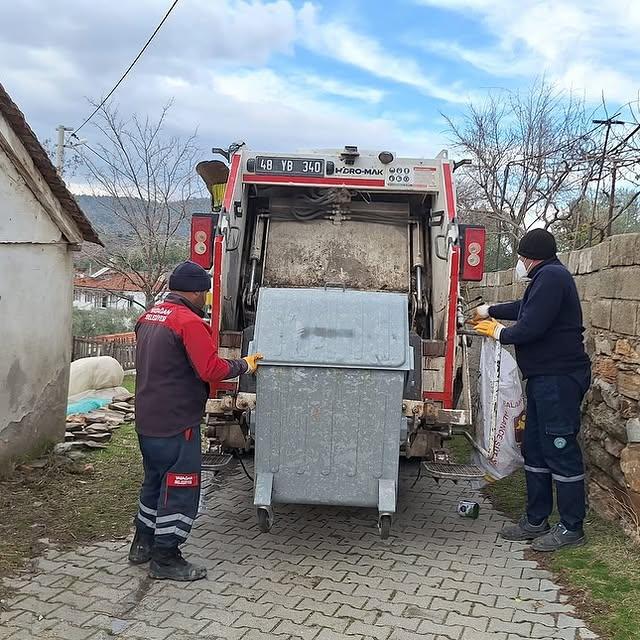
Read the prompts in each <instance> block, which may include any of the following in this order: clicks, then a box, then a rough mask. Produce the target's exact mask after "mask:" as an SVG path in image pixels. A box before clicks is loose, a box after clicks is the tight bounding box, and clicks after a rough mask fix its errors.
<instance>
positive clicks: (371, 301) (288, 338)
mask: <svg viewBox="0 0 640 640" xmlns="http://www.w3.org/2000/svg"><path fill="white" fill-rule="evenodd" d="M252 350H254V351H260V352H261V353H263V354H264V358H265V359H264V361H263V364H266V365H270V364H271V365H289V366H314V367H352V368H367V369H396V370H402V371H407V370H409V369H411V368H412V366H413V365H412V357H411V347H410V345H409V328H408V303H407V296H406V295H404V294H399V293H383V292H373V291H352V290H346V291H345V290H342V289H271V288H262V289H261V290H260V297H259V300H258V309H257V313H256V326H255V333H254V340H253V345H252Z"/></svg>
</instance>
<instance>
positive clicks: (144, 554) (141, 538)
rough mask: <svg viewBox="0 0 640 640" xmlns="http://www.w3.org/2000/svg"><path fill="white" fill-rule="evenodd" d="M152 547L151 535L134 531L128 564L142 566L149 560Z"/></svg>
mask: <svg viewBox="0 0 640 640" xmlns="http://www.w3.org/2000/svg"><path fill="white" fill-rule="evenodd" d="M152 546H153V534H150V533H142V532H141V531H138V530H136V535H135V536H133V542H132V543H131V548H130V549H129V562H130V563H131V564H144V563H145V562H149V560H151V547H152Z"/></svg>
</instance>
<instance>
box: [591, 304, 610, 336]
mask: <svg viewBox="0 0 640 640" xmlns="http://www.w3.org/2000/svg"><path fill="white" fill-rule="evenodd" d="M611 302H612V301H611V300H595V301H594V302H593V303H592V304H591V325H592V326H594V327H597V328H598V329H609V328H610V327H611Z"/></svg>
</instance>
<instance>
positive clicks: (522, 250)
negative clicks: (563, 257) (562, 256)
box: [518, 229, 558, 260]
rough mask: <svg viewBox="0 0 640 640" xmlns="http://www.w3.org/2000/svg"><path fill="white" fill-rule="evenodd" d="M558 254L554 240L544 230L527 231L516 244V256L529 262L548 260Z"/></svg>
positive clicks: (551, 235)
mask: <svg viewBox="0 0 640 640" xmlns="http://www.w3.org/2000/svg"><path fill="white" fill-rule="evenodd" d="M556 253H558V247H557V245H556V239H555V238H554V237H553V234H551V233H549V232H548V231H547V230H546V229H531V231H527V233H525V234H524V235H523V236H522V238H520V242H519V243H518V255H520V256H522V257H523V258H529V259H530V260H549V258H553V257H554V256H555V255H556Z"/></svg>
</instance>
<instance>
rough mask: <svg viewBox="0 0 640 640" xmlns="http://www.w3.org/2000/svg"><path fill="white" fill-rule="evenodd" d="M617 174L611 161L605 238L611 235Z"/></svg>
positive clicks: (615, 167) (616, 167)
mask: <svg viewBox="0 0 640 640" xmlns="http://www.w3.org/2000/svg"><path fill="white" fill-rule="evenodd" d="M617 172H618V165H617V163H616V161H615V160H614V161H613V166H612V168H611V193H610V194H609V213H608V215H607V232H606V235H605V238H608V237H609V236H610V235H611V226H612V224H613V209H614V207H615V204H616V173H617Z"/></svg>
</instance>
